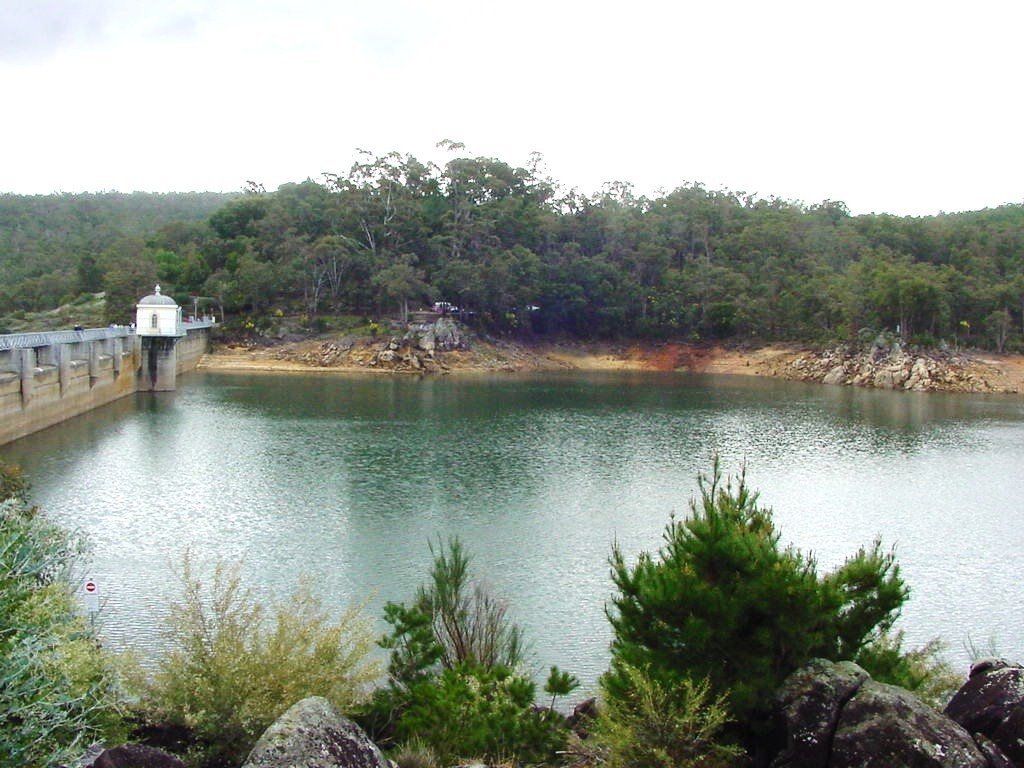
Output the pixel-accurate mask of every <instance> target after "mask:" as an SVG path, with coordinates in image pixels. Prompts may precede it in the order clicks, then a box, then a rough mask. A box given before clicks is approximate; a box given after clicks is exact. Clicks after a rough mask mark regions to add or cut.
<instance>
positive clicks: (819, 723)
mask: <svg viewBox="0 0 1024 768" xmlns="http://www.w3.org/2000/svg"><path fill="white" fill-rule="evenodd" d="M776 705H777V711H778V713H779V715H780V717H781V720H782V721H783V722H784V723H785V727H786V737H787V741H786V748H785V749H784V750H783V751H782V753H780V755H779V756H778V757H777V758H776V759H775V761H774V763H773V766H775V767H776V768H782V767H783V766H786V767H788V768H1004V766H1005V764H1004V763H1001V762H999V760H1000V758H1001V754H1000V752H999V750H998V748H995V747H992V745H986V749H985V750H984V751H983V750H982V749H981V748H979V746H978V745H977V744H976V743H975V741H974V739H972V738H971V734H970V733H968V732H967V731H966V730H964V729H963V728H962V727H960V726H959V725H958V724H957V723H955V722H953V721H952V720H951V719H949V718H948V717H945V716H944V715H942V714H941V713H939V712H936V711H935V710H933V709H932V708H930V707H929V706H927V705H926V704H924V703H923V702H921V701H920V700H919V699H918V698H917V697H916V696H914V695H913V694H911V693H909V692H907V691H905V690H903V689H902V688H896V687H894V686H891V685H884V684H882V683H878V682H875V681H874V680H872V679H871V678H870V677H869V676H868V674H867V672H865V671H864V670H863V669H861V668H860V667H858V666H857V665H856V664H853V663H852V662H840V663H838V664H836V663H833V662H830V661H824V660H816V661H814V662H812V663H811V664H809V665H808V666H807V667H805V668H804V669H801V670H799V671H797V672H795V673H794V674H793V675H791V676H790V677H789V678H788V679H787V680H786V682H785V684H784V685H783V686H782V688H781V689H780V691H779V694H778V695H777V697H776ZM988 747H992V748H991V749H988Z"/></svg>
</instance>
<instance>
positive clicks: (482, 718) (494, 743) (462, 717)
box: [397, 662, 567, 765]
mask: <svg viewBox="0 0 1024 768" xmlns="http://www.w3.org/2000/svg"><path fill="white" fill-rule="evenodd" d="M535 692H536V687H535V686H534V684H533V682H532V681H531V680H530V679H529V678H527V677H525V676H523V675H518V674H515V673H513V672H512V671H511V670H510V669H508V668H506V667H501V666H496V667H491V668H489V669H488V668H485V667H482V666H480V665H479V664H474V663H473V662H462V663H459V664H457V665H456V666H455V667H454V668H452V669H445V670H444V672H442V673H441V675H440V676H439V677H437V678H433V679H426V680H422V681H420V682H418V683H416V684H415V685H414V686H413V687H412V690H411V691H410V696H409V703H408V705H407V706H406V708H405V710H404V711H403V713H402V716H401V718H400V719H399V721H398V728H397V737H398V739H399V741H417V742H419V743H422V744H425V745H427V746H428V747H430V749H431V750H432V751H433V753H434V754H435V755H436V756H437V759H438V761H439V762H440V764H442V765H452V764H453V762H455V761H456V760H458V759H459V758H483V759H485V760H487V761H489V762H494V761H503V760H508V761H515V762H527V763H536V762H543V761H546V760H550V759H552V758H553V757H554V754H555V751H556V750H557V749H558V748H559V747H561V746H562V745H564V744H565V737H566V732H567V728H566V724H565V719H564V718H562V717H559V716H557V715H555V714H554V713H552V712H551V711H550V710H544V709H534V707H533V703H534V694H535Z"/></svg>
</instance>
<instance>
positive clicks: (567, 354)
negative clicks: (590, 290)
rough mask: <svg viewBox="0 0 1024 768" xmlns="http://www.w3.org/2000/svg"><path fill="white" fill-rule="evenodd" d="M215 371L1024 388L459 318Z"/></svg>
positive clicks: (991, 362) (784, 353)
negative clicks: (675, 376) (478, 327)
mask: <svg viewBox="0 0 1024 768" xmlns="http://www.w3.org/2000/svg"><path fill="white" fill-rule="evenodd" d="M200 368H205V369H211V370H235V371H244V370H250V371H254V370H259V371H292V372H314V371H315V372H330V371H334V372H343V373H352V372H367V373H392V374H402V373H412V374H439V375H446V374H463V373H488V372H491V373H523V372H532V371H554V370H581V371H595V370H636V371H686V372H690V373H709V374H731V375H747V376H768V377H776V378H783V379H789V380H795V381H806V382H814V383H820V384H830V385H841V386H857V387H870V388H876V389H888V390H902V391H909V392H999V393H1018V394H1019V393H1021V392H1024V356H1021V355H995V354H987V353H980V352H968V351H959V350H941V349H939V350H924V349H915V348H906V347H903V346H902V345H900V344H899V343H897V342H894V341H887V340H885V339H883V338H879V339H878V340H876V341H875V343H874V344H872V345H871V346H870V347H869V348H866V349H865V348H860V349H858V348H854V347H852V346H850V345H841V346H836V347H831V348H827V349H810V348H806V347H800V346H797V345H792V344H766V345H760V346H752V345H732V346H730V345H724V344H686V343H678V342H662V343H650V342H646V343H645V342H628V343H607V342H605V343H581V342H563V343H548V342H544V343H531V342H522V341H509V340H503V339H492V338H483V337H480V336H477V335H476V334H474V333H473V332H472V331H470V330H469V329H467V328H466V327H465V326H462V325H461V324H459V323H457V322H456V321H454V320H453V319H451V318H447V317H444V318H440V319H439V320H437V321H435V322H433V323H425V324H420V325H410V326H409V327H408V328H407V329H405V330H404V331H398V332H394V333H391V334H388V335H383V336H373V337H371V336H346V335H328V336H318V337H315V338H305V337H284V338H279V339H249V340H244V341H239V342H235V343H226V344H221V345H219V346H218V348H217V350H216V351H215V352H214V353H212V354H209V355H207V356H206V357H205V358H204V359H203V361H202V362H201V363H200Z"/></svg>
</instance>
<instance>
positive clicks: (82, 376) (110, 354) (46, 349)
mask: <svg viewBox="0 0 1024 768" xmlns="http://www.w3.org/2000/svg"><path fill="white" fill-rule="evenodd" d="M196 325H198V326H201V327H192V328H187V329H186V333H185V335H184V336H182V337H181V338H179V339H178V341H177V343H176V344H174V345H173V346H174V348H173V350H172V352H173V354H172V355H171V356H170V357H171V359H170V360H169V362H170V364H171V365H172V366H173V375H177V374H180V373H185V372H187V371H191V370H193V369H194V368H195V367H196V365H198V363H199V359H200V358H201V357H202V356H203V353H204V352H206V350H207V349H208V347H209V339H210V330H209V324H196ZM148 353H149V350H148V348H147V349H146V350H144V349H143V339H142V338H140V337H139V336H136V335H135V334H134V332H132V331H131V330H130V329H128V328H124V327H117V328H109V329H108V328H99V329H90V330H87V331H60V332H56V333H39V334H16V335H12V336H0V445H3V444H4V443H8V442H10V441H12V440H17V439H18V438H19V437H24V436H25V435H29V434H32V433H33V432H37V431H39V430H40V429H45V428H46V427H49V426H52V425H54V424H58V423H60V422H62V421H65V420H67V419H70V418H72V417H74V416H78V415H79V414H82V413H85V412H86V411H90V410H92V409H93V408H98V407H99V406H101V405H106V404H107V403H110V402H112V401H114V400H116V399H118V398H120V397H124V396H125V395H130V394H133V393H135V392H138V391H140V390H149V389H154V387H153V386H151V385H149V386H147V384H148V382H149V378H148V372H147V371H146V370H145V368H144V363H145V362H146V359H147V358H148ZM168 373H170V372H169V371H168ZM172 381H173V379H172ZM161 388H167V387H161ZM171 388H173V387H171Z"/></svg>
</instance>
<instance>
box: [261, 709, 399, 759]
mask: <svg viewBox="0 0 1024 768" xmlns="http://www.w3.org/2000/svg"><path fill="white" fill-rule="evenodd" d="M390 765H391V764H390V763H389V761H388V760H387V759H386V758H385V757H384V755H382V754H381V751H380V750H379V749H378V748H377V746H376V745H375V744H374V743H373V742H372V741H370V739H369V737H367V735H366V734H365V733H364V732H363V730H362V729H361V728H360V727H359V726H358V725H356V724H355V723H353V722H352V721H351V720H349V719H348V718H347V717H345V716H343V715H341V714H340V713H339V712H338V711H337V710H336V709H335V708H334V707H333V706H332V705H331V703H330V702H329V701H327V699H324V698H322V697H319V696H312V697H310V698H308V699H303V700H302V701H300V702H299V703H298V704H295V705H294V706H293V707H292V708H291V709H289V710H288V711H287V712H285V713H284V714H283V715H281V717H279V718H278V719H277V721H276V722H274V723H273V725H271V726H270V727H269V728H267V730H266V731H265V732H264V733H263V735H262V736H261V737H260V740H259V741H258V742H256V746H255V747H253V749H252V752H250V753H249V759H248V760H246V761H245V765H244V766H243V768H282V766H288V767H289V768H291V766H295V767H296V768H299V767H301V768H390Z"/></svg>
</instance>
